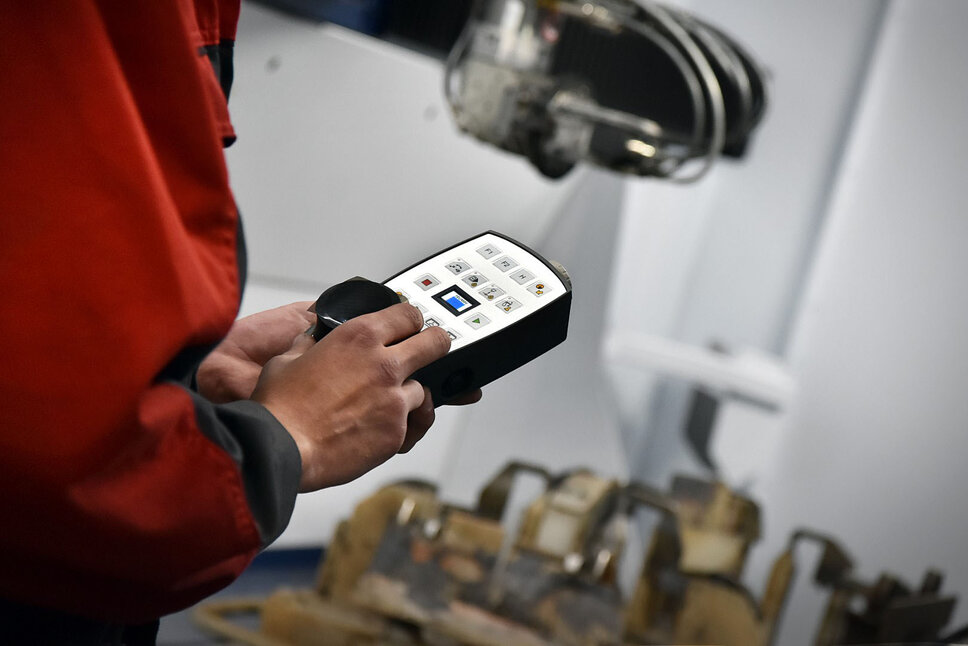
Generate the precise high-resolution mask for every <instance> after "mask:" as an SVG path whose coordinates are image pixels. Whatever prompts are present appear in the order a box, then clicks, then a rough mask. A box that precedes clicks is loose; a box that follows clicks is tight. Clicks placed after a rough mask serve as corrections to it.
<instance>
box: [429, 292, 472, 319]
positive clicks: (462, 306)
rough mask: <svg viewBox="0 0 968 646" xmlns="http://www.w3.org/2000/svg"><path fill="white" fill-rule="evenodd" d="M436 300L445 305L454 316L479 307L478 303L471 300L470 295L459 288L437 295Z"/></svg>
mask: <svg viewBox="0 0 968 646" xmlns="http://www.w3.org/2000/svg"><path fill="white" fill-rule="evenodd" d="M434 300H435V301H437V302H438V303H440V304H441V305H443V306H444V308H445V309H446V310H447V311H449V312H450V313H451V314H453V315H454V316H457V315H459V314H463V313H464V312H466V311H468V310H471V309H474V308H475V307H477V305H478V303H477V301H475V300H474V299H473V298H471V296H470V294H468V293H467V292H465V291H464V290H462V289H461V288H460V287H457V286H454V287H449V288H447V289H445V290H444V291H442V292H440V293H439V294H437V295H435V296H434Z"/></svg>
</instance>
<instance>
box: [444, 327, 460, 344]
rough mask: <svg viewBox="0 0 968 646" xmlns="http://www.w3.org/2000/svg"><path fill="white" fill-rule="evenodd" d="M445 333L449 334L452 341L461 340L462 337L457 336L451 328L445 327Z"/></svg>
mask: <svg viewBox="0 0 968 646" xmlns="http://www.w3.org/2000/svg"><path fill="white" fill-rule="evenodd" d="M444 332H446V333H447V336H449V337H450V340H451V341H456V340H457V339H459V338H460V335H459V334H457V332H454V331H453V330H451V329H450V328H449V327H445V328H444Z"/></svg>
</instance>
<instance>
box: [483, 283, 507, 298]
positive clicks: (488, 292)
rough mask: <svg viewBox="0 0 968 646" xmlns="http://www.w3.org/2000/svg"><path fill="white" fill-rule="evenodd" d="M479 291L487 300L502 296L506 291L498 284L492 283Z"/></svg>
mask: <svg viewBox="0 0 968 646" xmlns="http://www.w3.org/2000/svg"><path fill="white" fill-rule="evenodd" d="M477 293H478V294H480V295H481V296H483V297H484V299H485V300H488V301H493V300H494V299H495V298H501V297H502V296H504V293H505V292H504V290H503V289H501V288H500V287H498V286H497V285H490V286H488V287H485V288H484V289H482V290H481V291H479V292H477Z"/></svg>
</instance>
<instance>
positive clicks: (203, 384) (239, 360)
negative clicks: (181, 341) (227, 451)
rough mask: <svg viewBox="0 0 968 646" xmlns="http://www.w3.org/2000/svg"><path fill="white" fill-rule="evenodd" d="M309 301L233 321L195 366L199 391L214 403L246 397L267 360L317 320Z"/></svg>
mask: <svg viewBox="0 0 968 646" xmlns="http://www.w3.org/2000/svg"><path fill="white" fill-rule="evenodd" d="M310 305H312V302H311V301H304V302H299V303H292V304H290V305H283V306H282V307H277V308H275V309H271V310H266V311H265V312H259V313H258V314H253V315H252V316H246V317H245V318H241V319H239V320H238V321H236V322H235V324H234V325H232V329H231V330H229V333H228V335H227V336H226V337H225V339H223V340H222V342H221V343H220V344H218V346H216V348H215V349H214V350H212V352H211V353H209V355H208V356H207V357H206V358H205V360H204V361H202V363H201V365H200V366H199V367H198V372H197V374H196V376H195V381H196V383H197V384H198V392H199V393H200V394H201V395H202V396H203V397H205V398H206V399H208V400H210V401H213V402H215V403H217V404H222V403H225V402H230V401H236V400H239V399H248V398H249V397H250V396H251V395H252V391H253V390H254V389H255V384H256V382H257V381H258V380H259V375H260V374H261V373H262V367H263V366H264V365H265V364H266V362H268V361H269V360H270V359H272V358H273V357H275V356H278V355H280V354H283V353H285V352H287V351H289V350H290V348H291V347H292V343H293V339H295V338H296V337H298V336H299V335H300V334H301V333H302V332H305V331H306V329H307V328H308V327H309V326H310V325H312V324H313V323H314V322H315V321H316V317H315V316H314V315H313V314H312V313H311V312H309V311H307V310H308V309H309V306H310Z"/></svg>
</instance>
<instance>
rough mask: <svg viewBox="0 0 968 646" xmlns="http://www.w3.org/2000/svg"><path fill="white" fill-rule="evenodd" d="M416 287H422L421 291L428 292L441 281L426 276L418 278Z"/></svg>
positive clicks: (415, 282)
mask: <svg viewBox="0 0 968 646" xmlns="http://www.w3.org/2000/svg"><path fill="white" fill-rule="evenodd" d="M413 282H414V284H415V285H417V286H418V287H420V289H422V290H424V291H427V290H428V289H431V288H432V287H435V286H437V285H439V284H440V281H439V280H437V279H436V278H434V277H433V275H432V274H424V275H423V276H418V277H417V280H415V281H413Z"/></svg>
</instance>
